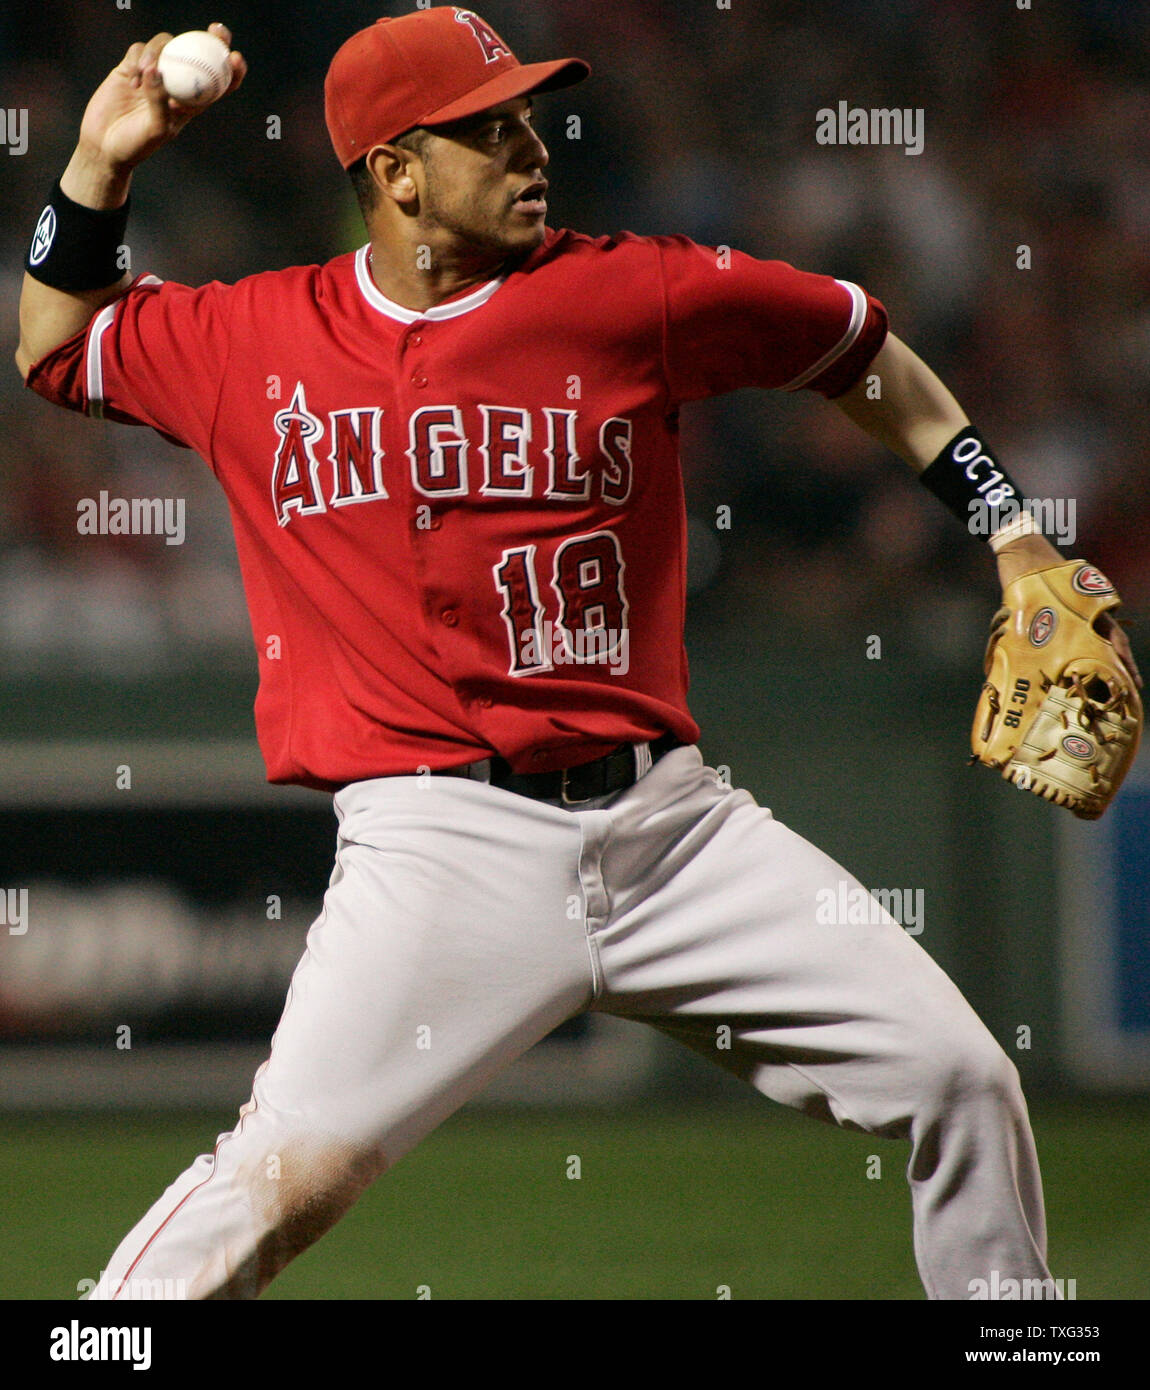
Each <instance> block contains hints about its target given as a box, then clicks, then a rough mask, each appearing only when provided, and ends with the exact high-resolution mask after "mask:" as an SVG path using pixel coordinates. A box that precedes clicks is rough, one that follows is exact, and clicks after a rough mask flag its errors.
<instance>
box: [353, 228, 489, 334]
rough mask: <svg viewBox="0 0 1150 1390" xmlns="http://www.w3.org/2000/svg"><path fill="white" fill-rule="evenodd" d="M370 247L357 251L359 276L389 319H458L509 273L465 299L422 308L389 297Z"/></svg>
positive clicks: (372, 300) (365, 293) (376, 306)
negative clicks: (377, 274) (380, 282)
mask: <svg viewBox="0 0 1150 1390" xmlns="http://www.w3.org/2000/svg"><path fill="white" fill-rule="evenodd" d="M370 251H371V245H370V243H369V244H368V245H367V246H361V247H360V248H359V250H358V251H357V252H356V253H355V278H356V281H357V283H358V285H359V289H360V293H361V294H362V295H363V297H364V299H366V300H367V302H368V303H369V304H370V305H371V307H372V308H373V309H376V310H378V312H379V313H381V314H386V315H387V317H388V318H389V319H395V320H396V322H397V323H415V322H417V321H418V320H420V319H429V320H431V322H433V323H434V322H437V321H439V320H440V319H455V318H458V317H459V316H460V314H469V313H470V312H471V310H472V309H478V308H479V306H480V305H481V304H486V303H487V301H488V300H489V299H490V298H491V296H492V295H493V294H494V293H495V291H496V290H497V289H498V288H499V287H500V285H502V284H503V282H504V280H505V279H506V278H507V277H506V276H505V275H500V276H499V277H498V279H495V280H488V281H487V283H486V284H485V285H480V286H479V288H478V289H477V290H472V291H471V292H470V293H469V294H465V295H464V296H463V297H462V299H449V300H448V301H447V303H446V304H436V305H435V306H434V307H433V308H431V309H424V310H423V311H422V312H421V311H419V310H417V309H407V308H405V307H404V306H403V305H402V304H397V303H396V302H395V300H394V299H388V297H387V295H385V294H383V293H382V292H381V291H380V288H379V286H378V285H377V284H376V283H375V279H374V277H373V276H372V273H371V265H370V263H369V261H368V254H369V252H370Z"/></svg>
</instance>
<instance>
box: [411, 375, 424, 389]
mask: <svg viewBox="0 0 1150 1390" xmlns="http://www.w3.org/2000/svg"><path fill="white" fill-rule="evenodd" d="M411 384H412V386H415V387H418V388H420V389H422V388H423V387H424V386H426V385H427V378H426V377H425V376H413V377H412V378H411Z"/></svg>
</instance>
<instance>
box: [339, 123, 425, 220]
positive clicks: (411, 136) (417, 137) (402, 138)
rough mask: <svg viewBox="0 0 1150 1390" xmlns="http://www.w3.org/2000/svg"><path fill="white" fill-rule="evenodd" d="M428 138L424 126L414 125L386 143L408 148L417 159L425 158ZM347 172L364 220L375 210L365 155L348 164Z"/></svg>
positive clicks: (371, 179)
mask: <svg viewBox="0 0 1150 1390" xmlns="http://www.w3.org/2000/svg"><path fill="white" fill-rule="evenodd" d="M430 138H431V131H429V130H428V129H427V127H426V126H415V127H414V128H413V129H411V130H405V131H404V132H403V134H402V135H398V136H396V138H395V139H394V140H389V141H388V142H387V143H388V144H391V145H398V146H399V147H400V149H401V150H408V151H409V152H410V153H411V154H413V155H415V156H416V157H417V158H418V159H424V158H426V150H427V142H428V140H429V139H430ZM347 172H348V177H349V178H350V179H351V186H352V188H353V189H354V190H355V198H356V202H358V203H359V210H360V212H362V213H363V216H364V220H365V221H366V220H367V218H368V217H369V216H370V215H371V214H372V213H373V212H374V211H375V180H374V179H373V178H372V176H371V170H370V169H369V168H368V167H367V155H364V156H363V157H362V158H361V159H357V160H356V161H355V163H354V164H351V165H349V166H348V170H347Z"/></svg>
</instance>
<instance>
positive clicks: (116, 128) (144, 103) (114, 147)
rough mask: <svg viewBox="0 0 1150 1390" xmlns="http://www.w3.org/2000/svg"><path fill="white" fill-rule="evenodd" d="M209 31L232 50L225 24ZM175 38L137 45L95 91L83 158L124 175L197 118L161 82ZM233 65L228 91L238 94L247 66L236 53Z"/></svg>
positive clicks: (194, 110)
mask: <svg viewBox="0 0 1150 1390" xmlns="http://www.w3.org/2000/svg"><path fill="white" fill-rule="evenodd" d="M209 32H211V33H213V34H215V35H216V36H217V37H218V38H221V39H222V40H223V41H224V43H226V44H227V45H228V46H229V47H230V46H231V41H232V36H231V31H230V30H229V29H227V28H226V27H225V26H224V25H223V24H213V25H212V26H211V27H210V31H209ZM171 37H172V36H171V34H156V35H155V36H154V37H153V38H150V39H149V40H148V42H147V43H134V44H132V46H131V48H129V49H128V51H127V53H125V54H124V56H123V58H122V59H121V60H120V62H119V63H118V64H117V66H116V67H114V68H113V69H112V71H111V72H110V73H109V74H108V76H107V77H106V78H105V79H104V81H103V82H101V84H100V85H99V87H97V88H96V91H95V92H94V93H93V95H92V98H91V100H90V101H89V102H88V106H87V109H86V110H85V112H84V119H83V121H82V122H81V125H80V143H79V146H78V153H80V154H82V155H83V157H84V158H85V159H86V160H87V161H88V162H90V163H98V164H103V165H104V166H105V167H107V168H109V169H112V170H116V171H119V172H124V171H127V170H130V169H132V168H134V167H135V166H136V165H137V164H139V163H140V162H141V160H144V159H147V157H148V156H149V155H150V154H153V153H154V152H155V151H156V150H157V149H159V148H160V146H161V145H164V144H166V143H167V142H168V141H169V140H170V139H172V137H173V136H174V135H176V134H178V132H179V131H180V130H182V129H183V127H184V126H185V125H187V123H188V122H189V121H190V120H191V119H192V117H193V116H194V115H196V114H197V108H194V107H191V106H181V105H180V103H179V102H177V101H173V100H172V98H171V97H169V96H168V94H167V92H166V91H165V90H164V86H163V83H162V82H161V81H160V75H159V72H158V71H157V68H156V63H157V62H158V60H159V56H160V52H161V50H162V49H163V47H164V45H165V44H166V43H167V42H168V41H169V40H170V39H171ZM229 61H230V63H231V67H232V83H231V86H230V87H229V88H228V92H234V91H235V90H236V88H237V87H238V86H239V85H240V83H241V82H242V81H243V79H244V74H245V73H246V72H247V64H246V63H245V62H244V59H243V57H242V56H241V55H240V54H239V53H234V52H233V53H232V54H231V57H230V59H229ZM201 109H202V108H201Z"/></svg>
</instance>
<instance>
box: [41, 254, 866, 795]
mask: <svg viewBox="0 0 1150 1390" xmlns="http://www.w3.org/2000/svg"><path fill="white" fill-rule="evenodd" d="M885 334H886V314H885V312H884V310H883V308H882V305H881V304H879V303H878V302H877V301H876V300H874V299H872V298H870V297H869V296H868V295H867V294H866V293H864V291H862V290H861V289H859V288H858V287H857V286H855V285H851V284H848V283H846V282H844V281H838V280H834V279H832V278H830V277H827V276H821V275H812V274H808V273H805V272H802V271H798V270H795V269H793V268H792V267H791V266H788V265H786V264H784V263H782V262H779V261H759V260H755V259H753V258H752V257H749V256H746V255H743V254H741V253H739V252H735V251H728V250H726V249H725V248H718V249H712V248H709V247H703V246H699V245H697V244H696V243H694V242H691V241H689V240H688V239H687V238H685V237H677V236H676V237H636V236H632V235H630V234H623V235H620V236H617V237H610V238H600V239H592V238H590V237H587V236H582V235H579V234H577V233H573V232H569V231H554V230H548V232H547V234H546V240H545V242H544V243H543V245H542V246H540V247H539V248H538V249H537V250H536V251H535V252H534V253H533V254H532V255H531V256H530V257H529V258H528V259H526V260H525V261H523V262H521V263H520V264H519V266H518V267H517V268H516V269H514V270H511V271H510V272H509V273H508V274H506V275H504V276H501V277H500V278H497V279H495V280H492V281H490V282H489V283H488V284H485V285H482V286H480V287H479V288H478V289H475V290H472V291H471V292H469V293H467V294H465V295H463V296H461V297H457V298H455V299H452V300H449V301H447V302H446V303H443V304H439V305H437V306H436V307H434V308H432V309H428V310H426V311H424V312H423V313H417V312H415V311H414V310H410V309H405V308H403V307H402V306H401V305H399V304H396V303H393V302H392V301H391V300H389V299H387V298H385V297H384V295H383V294H381V292H380V290H379V288H378V287H377V286H376V284H375V281H374V279H373V278H372V274H371V267H370V259H369V250H368V248H367V247H364V248H362V249H361V250H360V251H359V252H356V253H354V254H349V255H346V256H341V257H338V258H337V259H335V260H333V261H331V262H329V263H328V264H327V265H324V266H306V267H296V268H292V269H288V270H283V271H271V272H267V273H264V274H260V275H254V276H251V277H249V278H247V279H244V280H241V281H239V282H238V283H236V284H235V285H223V284H219V283H212V284H209V285H204V286H202V287H201V288H198V289H191V288H188V287H187V286H184V285H178V284H174V283H162V282H160V281H159V280H156V279H155V278H154V277H151V276H143V277H141V278H139V279H137V280H136V281H135V283H134V284H133V285H132V287H131V289H130V290H129V291H128V293H127V294H126V295H124V296H123V297H122V298H121V299H119V300H117V301H116V302H115V303H114V304H111V305H108V306H107V307H106V308H105V309H103V310H102V311H101V312H100V313H99V314H97V315H96V316H95V318H94V319H93V320H92V322H91V324H90V325H89V326H88V328H87V329H86V330H85V332H83V333H81V334H78V335H77V336H76V337H75V338H73V339H71V340H70V341H69V342H67V343H64V344H62V345H61V346H60V347H59V348H57V349H56V350H54V351H53V352H52V353H50V354H48V356H46V357H45V358H43V359H42V360H41V361H40V362H38V363H37V364H36V365H35V366H34V367H33V368H32V371H31V372H30V374H29V377H28V385H29V386H31V387H32V388H33V389H34V390H36V391H38V392H39V393H40V394H41V395H43V396H45V397H47V398H48V399H49V400H52V401H55V402H57V403H58V404H61V405H66V406H69V407H71V408H73V409H77V410H84V411H87V412H88V413H89V414H91V415H102V416H104V417H106V418H109V419H114V420H121V421H126V422H129V423H134V424H143V425H149V426H151V427H152V428H153V429H156V430H158V431H160V433H162V434H163V435H164V436H165V437H167V438H169V439H171V440H173V441H174V442H176V443H178V444H182V445H186V446H187V447H188V448H191V449H194V450H195V451H196V452H197V453H198V454H200V455H201V456H202V457H203V458H204V459H205V460H206V461H207V462H208V463H209V465H210V466H211V467H212V469H213V470H214V472H215V474H216V476H217V477H218V478H219V481H220V483H221V484H222V486H223V488H224V491H225V493H226V494H227V498H228V502H229V505H230V508H231V514H232V520H233V524H234V527H235V534H236V544H237V549H238V554H239V561H240V567H241V571H242V576H243V582H244V588H245V592H246V595H247V601H248V606H249V610H250V614H251V621H252V631H253V635H254V637H255V645H256V651H257V654H258V657H259V666H260V685H259V694H258V696H257V698H256V725H257V730H258V734H259V739H260V747H261V750H262V752H263V756H264V760H265V762H266V765H267V771H268V778H269V780H270V781H272V782H297V783H301V784H303V785H305V786H311V787H319V788H324V789H327V790H334V789H337V788H338V787H340V786H343V785H345V784H346V783H348V782H352V781H357V780H360V779H363V778H368V777H378V776H386V775H394V774H411V773H414V772H416V771H417V770H418V769H420V768H421V767H426V768H431V769H439V768H444V767H450V766H453V765H455V764H459V763H465V762H471V761H474V760H476V759H479V758H484V757H487V756H489V755H490V754H491V753H497V754H500V755H501V756H502V757H504V758H506V759H507V760H508V761H509V762H510V763H511V765H512V767H513V768H514V769H515V770H516V771H519V772H532V771H543V770H549V769H552V768H556V767H562V766H568V765H573V764H575V763H579V762H584V761H587V760H589V759H591V758H595V757H598V756H600V755H601V754H603V753H605V752H607V751H608V750H609V749H611V748H613V747H614V746H615V745H616V744H618V743H622V742H631V741H641V740H644V739H651V738H655V737H657V736H658V735H660V734H662V733H664V732H668V731H669V732H671V733H673V734H676V735H677V736H678V737H679V738H680V739H682V740H683V741H685V742H694V741H695V740H696V739H697V738H698V734H699V730H698V726H697V725H696V724H695V722H694V720H693V719H692V717H691V714H690V712H689V710H688V707H687V659H686V652H685V649H684V645H683V620H684V611H685V593H686V586H685V574H686V518H685V510H684V505H683V492H682V481H681V476H680V470H679V462H678V435H677V412H678V408H679V406H680V405H682V404H683V403H684V402H687V401H692V400H698V399H700V398H702V397H705V396H712V395H717V394H719V393H722V392H726V391H733V390H736V389H738V388H739V387H746V386H758V387H774V388H780V389H782V390H797V389H799V388H800V387H810V388H812V389H813V390H816V391H819V392H821V393H822V394H824V395H826V396H834V395H837V394H839V393H841V392H842V391H844V390H846V389H847V388H848V387H849V386H851V385H852V384H853V383H854V382H855V381H856V380H857V379H858V378H859V377H860V376H861V374H862V373H863V371H864V370H865V369H866V367H867V365H868V364H869V363H870V361H871V360H872V358H873V357H874V355H875V353H876V352H877V351H878V349H879V347H880V346H881V345H882V342H883V339H884V337H885Z"/></svg>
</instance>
